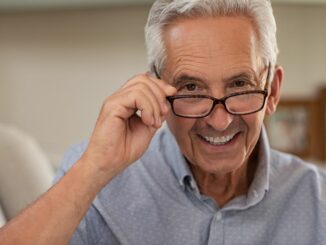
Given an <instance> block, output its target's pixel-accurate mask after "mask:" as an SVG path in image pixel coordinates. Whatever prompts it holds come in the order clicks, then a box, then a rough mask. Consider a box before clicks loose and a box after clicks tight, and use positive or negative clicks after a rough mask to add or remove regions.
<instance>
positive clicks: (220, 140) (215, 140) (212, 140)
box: [199, 133, 237, 146]
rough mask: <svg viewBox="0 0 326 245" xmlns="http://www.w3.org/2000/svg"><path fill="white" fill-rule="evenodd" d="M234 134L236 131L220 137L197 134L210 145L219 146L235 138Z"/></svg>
mask: <svg viewBox="0 0 326 245" xmlns="http://www.w3.org/2000/svg"><path fill="white" fill-rule="evenodd" d="M236 135H237V133H234V134H229V135H226V136H222V137H210V136H203V135H199V137H200V138H201V139H203V140H204V141H205V142H207V143H208V144H210V145H214V146H221V145H226V144H228V143H229V142H231V141H232V140H233V139H234V138H235V136H236Z"/></svg>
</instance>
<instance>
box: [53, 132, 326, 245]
mask: <svg viewBox="0 0 326 245" xmlns="http://www.w3.org/2000/svg"><path fill="white" fill-rule="evenodd" d="M285 137H286V136H285ZM86 146H87V143H84V144H81V145H78V146H75V147H73V148H72V149H71V150H70V151H69V152H68V153H67V154H66V156H65V158H64V160H63V164H62V166H61V168H60V170H59V171H58V174H57V178H56V179H59V178H61V177H62V176H63V175H64V173H65V172H66V171H67V170H68V169H69V168H70V167H71V165H72V164H73V163H74V162H75V161H77V160H78V158H79V157H80V156H81V154H82V153H83V151H84V150H85V149H86ZM257 147H259V148H258V166H257V170H256V173H255V177H254V180H253V182H252V184H251V186H250V189H249V191H248V193H247V195H243V196H239V197H236V198H235V199H233V200H231V201H230V202H229V203H227V204H226V205H225V206H224V207H223V208H220V207H219V206H218V205H217V204H216V203H215V202H214V200H213V199H211V198H209V197H206V196H203V195H201V193H200V192H199V190H198V187H197V184H196V182H195V180H194V178H193V176H192V174H191V172H190V170H189V167H188V165H187V162H186V161H185V159H184V157H183V156H182V154H181V152H180V149H179V147H178V145H177V143H176V141H175V138H174V136H173V135H172V134H171V132H170V130H169V129H168V127H167V126H166V125H164V126H163V127H162V128H161V129H160V130H159V131H158V132H157V133H156V135H155V136H154V138H153V140H152V142H151V144H150V146H149V148H148V149H147V151H146V152H145V153H144V155H143V156H142V157H141V158H140V159H139V160H138V161H136V162H135V163H133V164H132V165H131V166H130V167H129V168H127V169H126V170H125V171H124V172H122V173H121V174H120V175H119V176H117V177H116V178H114V179H113V180H112V181H111V182H110V183H109V184H108V185H107V186H105V187H104V188H103V189H102V191H101V192H100V193H99V194H98V196H97V197H96V199H95V200H94V202H93V204H92V206H91V207H90V209H89V211H88V213H87V214H86V216H85V217H84V219H83V220H82V222H81V223H80V225H79V227H78V229H77V231H76V232H75V234H74V236H73V238H72V240H71V242H70V244H73V245H84V244H94V245H102V244H111V245H113V244H124V245H126V244H133V245H162V244H166V245H199V244H208V245H211V244H225V245H242V244H243V245H255V244H275V245H283V244H284V245H290V244H293V245H301V244H307V245H318V244H326V192H325V191H326V175H325V173H324V172H323V171H321V170H320V169H318V168H317V167H316V166H314V165H311V164H308V163H305V162H304V161H302V160H300V159H299V158H296V157H294V156H292V155H288V154H284V153H280V152H277V151H274V150H271V149H270V146H269V144H268V139H267V136H266V133H265V130H264V129H262V132H261V135H260V139H259V142H258V145H257ZM85 181H86V180H85Z"/></svg>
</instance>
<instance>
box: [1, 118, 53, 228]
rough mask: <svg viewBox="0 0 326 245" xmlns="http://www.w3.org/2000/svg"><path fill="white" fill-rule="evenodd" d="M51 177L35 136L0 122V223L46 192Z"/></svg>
mask: <svg viewBox="0 0 326 245" xmlns="http://www.w3.org/2000/svg"><path fill="white" fill-rule="evenodd" d="M53 176H54V169H53V167H52V165H51V163H50V161H49V159H48V158H47V156H46V155H45V154H44V152H43V151H42V149H41V147H40V146H39V144H38V143H37V142H36V140H35V139H33V138H32V137H31V136H29V135H28V134H26V133H24V132H22V131H21V130H18V129H17V128H15V127H12V126H6V125H1V124H0V226H1V223H4V222H5V221H6V220H9V219H11V218H12V217H14V216H15V215H16V214H17V213H18V212H20V211H21V210H22V209H23V208H24V207H26V206H27V205H28V204H29V203H31V202H33V201H34V200H35V199H36V198H37V197H38V196H39V195H41V194H42V193H43V192H45V191H46V190H47V189H48V188H49V187H50V186H51V183H52V179H53ZM1 207H2V212H1Z"/></svg>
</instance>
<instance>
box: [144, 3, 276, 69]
mask: <svg viewBox="0 0 326 245" xmlns="http://www.w3.org/2000/svg"><path fill="white" fill-rule="evenodd" d="M218 16H247V17H249V18H250V19H251V21H252V22H253V24H254V26H255V29H256V31H257V36H258V38H259V41H260V49H261V50H260V51H261V52H260V53H261V56H262V57H261V58H262V61H263V62H264V63H270V64H271V67H274V65H275V64H276V60H277V55H278V47H277V41H276V23H275V19H274V15H273V10H272V6H271V3H270V2H269V1H268V0H157V1H156V2H155V3H154V4H153V6H152V8H151V10H150V12H149V17H148V20H147V24H146V26H145V39H146V48H147V59H148V64H149V66H150V69H151V70H152V72H155V71H154V69H157V71H158V72H159V73H160V72H161V71H162V70H163V68H164V63H165V59H166V53H165V46H164V42H163V31H164V27H165V26H167V25H169V24H170V23H172V22H173V21H175V20H177V19H179V18H196V17H218Z"/></svg>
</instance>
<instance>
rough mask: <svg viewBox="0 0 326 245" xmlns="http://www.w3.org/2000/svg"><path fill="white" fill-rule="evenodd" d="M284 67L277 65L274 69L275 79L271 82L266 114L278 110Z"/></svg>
mask: <svg viewBox="0 0 326 245" xmlns="http://www.w3.org/2000/svg"><path fill="white" fill-rule="evenodd" d="M283 74H284V71H283V68H282V67H281V66H278V65H276V66H275V71H274V74H273V75H274V77H273V81H272V82H271V85H270V88H269V90H270V91H269V96H268V98H267V106H266V112H265V114H266V115H268V116H269V115H272V114H273V113H274V112H275V111H276V107H277V104H278V102H279V100H280V97H281V87H282V81H283Z"/></svg>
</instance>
